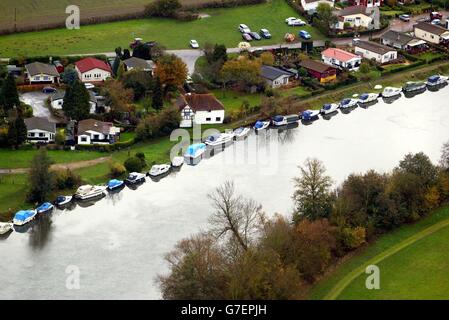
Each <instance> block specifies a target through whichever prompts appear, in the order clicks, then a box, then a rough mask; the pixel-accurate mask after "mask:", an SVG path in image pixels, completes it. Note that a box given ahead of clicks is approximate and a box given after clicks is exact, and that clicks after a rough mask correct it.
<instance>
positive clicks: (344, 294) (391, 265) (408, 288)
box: [309, 207, 449, 299]
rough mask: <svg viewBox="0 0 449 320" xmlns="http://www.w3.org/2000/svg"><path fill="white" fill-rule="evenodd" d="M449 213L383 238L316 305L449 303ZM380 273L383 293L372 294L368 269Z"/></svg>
mask: <svg viewBox="0 0 449 320" xmlns="http://www.w3.org/2000/svg"><path fill="white" fill-rule="evenodd" d="M448 241H449V207H444V208H442V209H439V210H437V211H436V212H434V213H433V214H431V215H430V216H429V217H427V218H425V219H423V220H422V221H420V222H418V223H416V224H413V225H407V226H403V227H401V228H399V229H398V230H396V231H394V232H392V233H390V234H387V235H384V236H382V237H381V238H380V239H378V240H377V241H376V242H375V243H373V244H371V245H370V246H368V247H367V248H366V249H365V250H363V252H362V253H360V254H359V255H356V256H355V257H353V258H351V259H349V260H348V261H346V262H345V263H343V264H342V265H341V266H339V267H338V268H337V269H336V270H335V271H334V272H332V274H331V275H330V276H328V277H325V279H323V280H322V281H321V282H319V283H318V284H317V285H316V286H315V287H314V288H313V289H312V290H311V292H310V295H309V297H310V298H311V299H449V280H448V277H447V270H448V268H449V251H448V250H447V246H448ZM370 264H375V265H377V266H378V267H379V268H380V287H381V288H380V290H367V289H366V288H365V280H366V277H367V275H366V274H364V270H365V266H366V265H370Z"/></svg>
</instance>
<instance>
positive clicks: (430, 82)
mask: <svg viewBox="0 0 449 320" xmlns="http://www.w3.org/2000/svg"><path fill="white" fill-rule="evenodd" d="M426 84H427V86H429V87H436V86H441V85H444V84H447V80H446V79H445V78H443V77H441V76H440V75H433V76H430V77H428V78H427V82H426Z"/></svg>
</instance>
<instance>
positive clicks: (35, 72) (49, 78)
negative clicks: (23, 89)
mask: <svg viewBox="0 0 449 320" xmlns="http://www.w3.org/2000/svg"><path fill="white" fill-rule="evenodd" d="M25 70H26V72H25V81H27V82H28V83H30V84H47V83H59V72H58V70H56V67H55V66H54V65H51V64H46V63H42V62H33V63H29V64H27V65H25Z"/></svg>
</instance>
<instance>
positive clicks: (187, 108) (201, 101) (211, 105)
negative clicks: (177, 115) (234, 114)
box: [176, 93, 225, 127]
mask: <svg viewBox="0 0 449 320" xmlns="http://www.w3.org/2000/svg"><path fill="white" fill-rule="evenodd" d="M176 104H177V106H178V108H179V110H180V111H181V118H182V121H181V127H191V126H192V125H193V123H196V124H217V123H223V120H224V117H225V110H224V106H223V104H222V103H221V102H220V101H219V100H217V98H215V96H214V95H213V94H211V93H204V94H196V93H187V94H185V95H182V96H180V97H179V98H178V100H177V101H176Z"/></svg>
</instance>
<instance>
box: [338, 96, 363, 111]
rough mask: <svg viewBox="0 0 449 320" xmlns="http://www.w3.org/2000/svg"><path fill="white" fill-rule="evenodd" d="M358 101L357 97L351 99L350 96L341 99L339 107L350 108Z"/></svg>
mask: <svg viewBox="0 0 449 320" xmlns="http://www.w3.org/2000/svg"><path fill="white" fill-rule="evenodd" d="M358 102H359V101H358V100H357V99H351V98H347V99H343V100H341V101H340V108H341V109H348V108H352V107H355V106H357V103H358Z"/></svg>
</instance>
